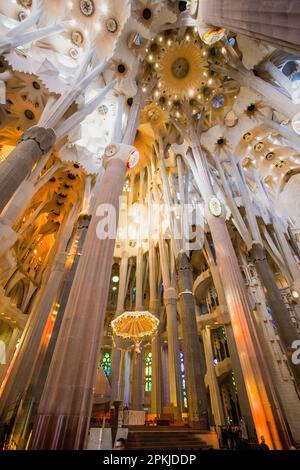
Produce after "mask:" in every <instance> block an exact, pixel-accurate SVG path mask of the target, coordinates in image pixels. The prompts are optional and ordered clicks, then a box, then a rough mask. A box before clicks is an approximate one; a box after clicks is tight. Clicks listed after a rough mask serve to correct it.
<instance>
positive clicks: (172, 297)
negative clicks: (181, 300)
mask: <svg viewBox="0 0 300 470" xmlns="http://www.w3.org/2000/svg"><path fill="white" fill-rule="evenodd" d="M177 300H178V295H177V292H176V289H174V287H169V288H168V289H165V291H164V304H165V305H169V304H176V303H177Z"/></svg>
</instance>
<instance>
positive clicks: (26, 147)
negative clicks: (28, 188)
mask: <svg viewBox="0 0 300 470" xmlns="http://www.w3.org/2000/svg"><path fill="white" fill-rule="evenodd" d="M55 140H56V136H55V132H54V131H53V129H45V128H43V127H38V126H34V127H31V128H30V129H28V130H27V131H26V132H25V133H24V135H23V137H22V138H21V142H20V143H19V144H18V145H17V147H16V148H15V149H14V150H13V151H12V152H11V153H10V154H9V156H8V157H7V158H6V159H5V161H4V162H3V163H2V165H1V166H0V188H1V192H0V212H1V211H2V210H3V209H4V207H5V206H6V204H7V203H8V201H9V200H10V198H11V197H12V196H13V194H14V193H15V192H16V190H17V189H18V187H19V185H20V184H21V183H22V181H23V180H24V179H25V178H26V176H27V175H28V174H29V172H30V171H31V169H32V167H33V165H34V164H35V163H36V162H37V161H38V159H39V158H40V157H41V155H43V154H44V153H46V152H48V151H49V150H50V149H51V147H52V146H53V145H54V144H55Z"/></svg>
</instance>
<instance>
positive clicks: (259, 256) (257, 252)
mask: <svg viewBox="0 0 300 470" xmlns="http://www.w3.org/2000/svg"><path fill="white" fill-rule="evenodd" d="M251 252H252V259H253V261H254V262H255V261H265V260H266V259H267V258H266V252H265V249H264V247H263V246H262V245H261V244H260V243H253V245H252V250H251Z"/></svg>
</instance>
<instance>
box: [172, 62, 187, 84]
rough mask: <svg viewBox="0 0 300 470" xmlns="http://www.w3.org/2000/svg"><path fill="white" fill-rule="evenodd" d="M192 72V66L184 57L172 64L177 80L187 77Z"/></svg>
mask: <svg viewBox="0 0 300 470" xmlns="http://www.w3.org/2000/svg"><path fill="white" fill-rule="evenodd" d="M189 71H190V64H189V63H188V61H187V60H186V59H185V58H184V57H180V58H179V59H176V60H175V62H173V64H172V74H173V76H174V77H175V78H178V79H182V78H185V77H187V75H188V73H189Z"/></svg>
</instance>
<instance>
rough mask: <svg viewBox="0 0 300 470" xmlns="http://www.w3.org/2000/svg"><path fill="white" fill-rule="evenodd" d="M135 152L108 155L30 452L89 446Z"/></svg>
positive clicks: (114, 149) (124, 149)
mask: <svg viewBox="0 0 300 470" xmlns="http://www.w3.org/2000/svg"><path fill="white" fill-rule="evenodd" d="M132 150H133V147H132V146H129V145H126V144H115V145H110V146H109V147H107V149H106V151H105V157H104V166H105V168H106V172H105V175H104V177H103V180H102V183H101V186H100V189H99V193H98V195H97V197H96V201H95V207H96V209H95V210H94V214H93V216H92V220H91V224H90V227H89V230H88V233H87V237H86V242H85V245H84V249H83V253H82V256H81V259H80V262H79V265H78V269H77V272H76V275H75V278H74V282H73V286H72V289H71V292H70V297H69V301H68V304H67V307H66V311H65V315H64V319H63V322H62V326H61V330H60V334H59V337H58V340H57V344H56V347H55V351H54V354H53V358H52V362H51V366H50V370H49V373H48V377H47V381H46V384H45V388H44V392H43V395H42V399H41V402H40V407H39V411H38V416H37V419H36V422H35V427H34V430H33V437H32V443H31V447H32V449H53V450H54V449H57V450H59V449H66V450H67V449H69V450H71V449H82V448H83V447H84V446H85V443H86V436H87V431H88V428H89V423H90V415H91V410H92V404H93V393H94V384H95V381H96V373H97V367H96V366H97V359H98V355H99V346H100V342H101V337H102V332H103V325H104V318H105V311H106V302H107V297H108V290H109V285H110V275H111V268H112V263H113V254H114V246H115V237H116V226H117V219H118V210H119V198H120V196H121V194H122V189H123V181H124V176H125V173H126V170H127V159H128V156H129V154H130V152H131V151H132ZM99 216H100V217H101V218H102V219H101V221H99V219H98V217H99Z"/></svg>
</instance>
